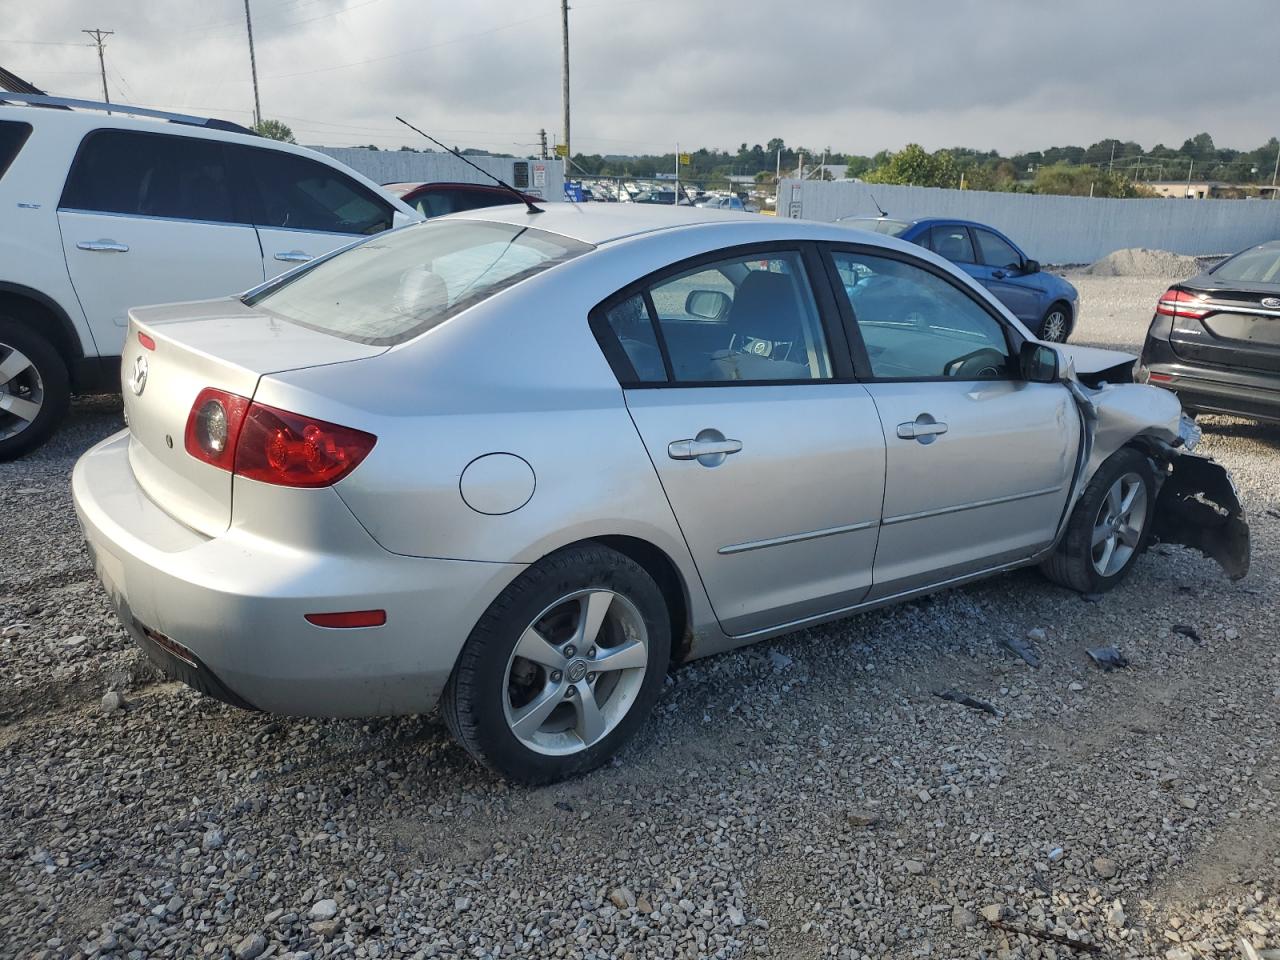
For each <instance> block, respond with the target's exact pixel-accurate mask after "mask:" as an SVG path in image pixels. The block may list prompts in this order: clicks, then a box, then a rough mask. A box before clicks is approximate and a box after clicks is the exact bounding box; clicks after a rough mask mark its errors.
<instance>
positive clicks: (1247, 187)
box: [1140, 180, 1276, 200]
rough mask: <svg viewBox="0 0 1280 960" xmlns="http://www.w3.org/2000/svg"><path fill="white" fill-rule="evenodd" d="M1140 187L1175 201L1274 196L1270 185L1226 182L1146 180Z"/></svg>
mask: <svg viewBox="0 0 1280 960" xmlns="http://www.w3.org/2000/svg"><path fill="white" fill-rule="evenodd" d="M1140 186H1144V187H1146V188H1147V189H1149V190H1154V191H1155V192H1156V193H1158V194H1159V195H1160V196H1162V197H1168V198H1171V199H1174V200H1243V199H1248V198H1249V197H1257V196H1263V197H1267V196H1274V195H1275V193H1276V188H1275V187H1273V186H1271V185H1270V184H1261V185H1260V184H1256V183H1227V182H1226V181H1224V180H1192V181H1190V182H1188V181H1186V180H1145V181H1142V183H1141V184H1140Z"/></svg>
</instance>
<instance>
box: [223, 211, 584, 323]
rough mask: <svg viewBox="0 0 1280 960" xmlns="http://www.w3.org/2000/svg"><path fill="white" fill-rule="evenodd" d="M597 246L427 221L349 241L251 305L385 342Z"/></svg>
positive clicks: (504, 228)
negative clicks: (344, 248) (374, 236)
mask: <svg viewBox="0 0 1280 960" xmlns="http://www.w3.org/2000/svg"><path fill="white" fill-rule="evenodd" d="M591 249H592V247H591V246H590V245H589V244H585V243H580V242H578V241H577V240H571V239H569V238H568V237H562V236H560V235H559V234H555V233H547V232H545V231H542V230H534V229H532V228H530V227H519V226H514V225H512V224H506V223H490V222H487V221H476V220H437V221H429V222H426V223H422V224H419V225H417V226H413V227H408V228H406V229H403V230H396V231H394V232H393V233H388V234H387V235H386V236H385V237H377V238H375V239H371V240H368V241H366V242H365V243H361V244H357V245H356V246H353V247H350V248H349V249H347V250H344V251H343V252H342V253H340V254H338V255H337V256H335V257H331V258H329V259H327V260H323V261H321V262H319V263H317V264H316V265H315V266H314V267H311V268H310V269H304V270H302V271H301V272H299V273H295V274H293V275H291V276H290V278H289V279H288V280H286V281H285V282H284V283H283V284H281V285H279V286H272V287H268V288H267V289H266V290H264V291H263V292H261V293H259V294H257V295H256V296H254V297H251V298H249V299H247V300H246V301H245V302H246V303H248V304H250V305H251V306H255V307H257V308H259V309H261V310H263V311H265V312H267V313H270V314H273V315H274V316H277V317H280V318H282V319H284V320H289V321H291V322H293V323H297V324H299V325H301V326H304V327H310V328H311V329H313V330H321V331H323V332H325V333H331V334H333V335H334V336H338V337H342V338H344V339H346V340H355V341H357V342H358V343H372V344H377V345H384V346H385V345H391V344H395V343H401V342H403V341H405V340H408V339H410V338H411V337H416V336H417V335H418V334H420V333H423V332H425V331H427V330H430V329H431V328H432V327H435V326H437V325H439V324H441V323H443V322H444V321H445V320H448V319H449V318H450V317H452V316H454V315H455V314H458V313H461V312H462V311H463V310H466V309H467V308H468V307H472V306H475V305H476V304H477V303H480V302H481V301H483V300H487V299H488V298H489V297H492V296H493V295H494V294H496V293H498V292H500V291H502V290H505V289H506V288H507V287H510V286H511V285H513V284H515V283H519V282H520V281H521V280H524V279H526V278H528V277H531V276H533V275H534V274H537V273H541V272H542V271H544V270H548V269H550V268H551V267H554V266H556V265H557V264H560V263H564V262H565V261H566V260H571V259H573V258H574V257H576V256H579V255H581V254H583V253H585V252H587V251H588V250H591Z"/></svg>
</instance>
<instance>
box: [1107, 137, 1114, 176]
mask: <svg viewBox="0 0 1280 960" xmlns="http://www.w3.org/2000/svg"><path fill="white" fill-rule="evenodd" d="M1115 162H1116V142H1115V141H1114V140H1112V141H1111V159H1110V160H1108V161H1107V173H1111V168H1112V167H1113V166H1114V165H1115Z"/></svg>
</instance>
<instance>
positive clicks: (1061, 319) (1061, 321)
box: [1040, 301, 1071, 343]
mask: <svg viewBox="0 0 1280 960" xmlns="http://www.w3.org/2000/svg"><path fill="white" fill-rule="evenodd" d="M1070 335H1071V308H1070V307H1068V306H1067V305H1066V304H1065V303H1062V302H1061V301H1059V302H1057V303H1054V304H1051V305H1050V307H1049V309H1048V310H1046V311H1045V313H1044V316H1043V317H1042V318H1041V319H1040V339H1041V340H1044V341H1045V342H1047V343H1066V342H1067V337H1069V336H1070Z"/></svg>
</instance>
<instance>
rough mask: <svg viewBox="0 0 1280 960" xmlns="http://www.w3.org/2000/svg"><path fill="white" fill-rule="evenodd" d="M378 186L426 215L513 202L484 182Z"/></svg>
mask: <svg viewBox="0 0 1280 960" xmlns="http://www.w3.org/2000/svg"><path fill="white" fill-rule="evenodd" d="M382 188H383V189H384V190H386V191H387V192H388V193H393V194H395V195H396V196H397V197H399V198H400V199H401V200H403V201H404V202H405V203H407V204H408V205H409V206H411V207H414V208H415V209H416V210H417V211H418V212H419V213H421V214H422V215H423V216H424V217H427V218H430V217H443V216H444V215H445V214H446V213H458V212H459V211H462V210H476V209H478V208H480V207H498V206H502V205H503V204H507V203H515V202H516V199H515V197H513V196H512V195H511V192H510V191H508V190H503V189H502V188H501V187H499V186H491V185H489V184H485V183H385V184H383V185H382ZM521 196H523V197H524V198H525V199H526V200H530V201H533V202H534V203H539V202H541V200H542V198H541V197H535V196H531V195H529V194H521Z"/></svg>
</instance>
